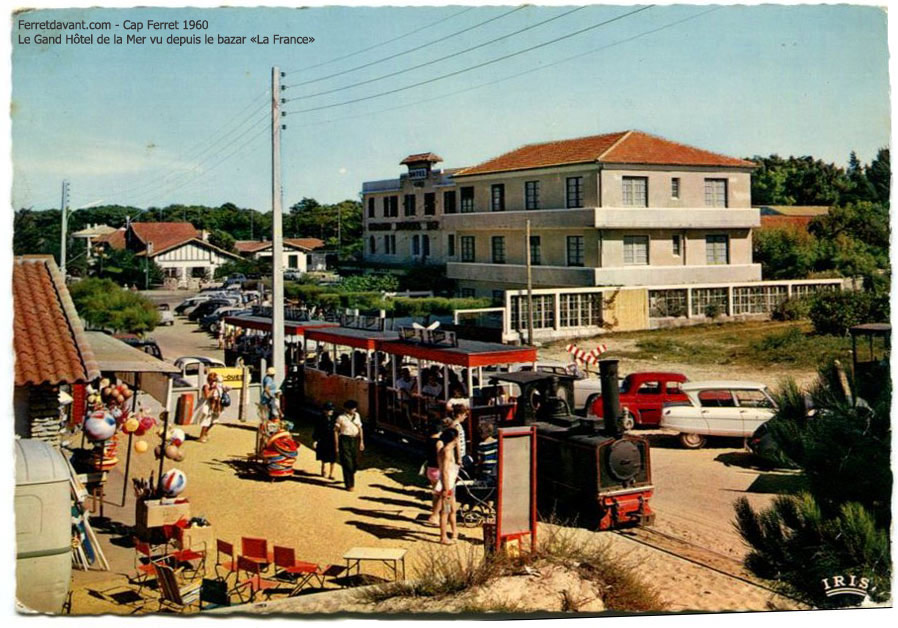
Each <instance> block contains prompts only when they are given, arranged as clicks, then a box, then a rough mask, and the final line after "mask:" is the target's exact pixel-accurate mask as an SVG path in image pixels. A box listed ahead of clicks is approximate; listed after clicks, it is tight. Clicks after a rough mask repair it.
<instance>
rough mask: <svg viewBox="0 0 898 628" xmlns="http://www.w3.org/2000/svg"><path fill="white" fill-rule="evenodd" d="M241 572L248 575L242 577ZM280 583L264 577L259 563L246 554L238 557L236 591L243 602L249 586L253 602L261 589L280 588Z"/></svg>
mask: <svg viewBox="0 0 898 628" xmlns="http://www.w3.org/2000/svg"><path fill="white" fill-rule="evenodd" d="M240 572H243V573H244V575H245V576H246V577H244V578H243V579H241V577H240ZM280 585H281V583H280V582H278V581H277V580H270V579H267V578H263V577H262V571H261V568H260V564H259V563H257V562H255V561H253V560H250V559H249V558H247V557H246V556H238V557H237V585H236V586H235V587H234V592H235V593H236V594H237V596H238V597H239V598H240V602H241V603H242V602H244V601H245V600H244V599H243V592H244V591H245V590H246V589H247V588H248V589H249V601H250V602H252V601H253V600H254V599H255V597H256V593H258V592H259V591H270V590H271V589H276V588H278V587H279V586H280ZM269 594H270V593H269Z"/></svg>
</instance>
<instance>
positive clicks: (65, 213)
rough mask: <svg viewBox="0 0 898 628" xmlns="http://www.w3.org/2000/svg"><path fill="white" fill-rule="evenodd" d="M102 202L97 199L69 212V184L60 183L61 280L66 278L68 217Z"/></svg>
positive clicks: (66, 182) (65, 182)
mask: <svg viewBox="0 0 898 628" xmlns="http://www.w3.org/2000/svg"><path fill="white" fill-rule="evenodd" d="M102 202H103V199H98V200H96V201H93V202H92V203H88V204H87V205H82V206H81V207H76V208H75V209H72V210H69V208H68V205H69V182H68V181H63V182H62V202H61V203H60V206H61V207H62V216H61V220H62V229H61V231H62V237H61V241H60V243H59V270H60V272H61V273H62V277H63V279H65V276H66V268H65V266H66V248H67V246H68V226H69V216H70V215H71V213H72V212H76V211H78V210H79V209H87V208H88V207H93V206H94V205H99V204H100V203H102Z"/></svg>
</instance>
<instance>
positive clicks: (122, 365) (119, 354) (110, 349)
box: [85, 331, 181, 374]
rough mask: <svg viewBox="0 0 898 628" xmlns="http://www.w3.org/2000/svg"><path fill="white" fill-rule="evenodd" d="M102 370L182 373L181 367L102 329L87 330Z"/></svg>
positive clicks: (86, 333) (89, 340)
mask: <svg viewBox="0 0 898 628" xmlns="http://www.w3.org/2000/svg"><path fill="white" fill-rule="evenodd" d="M85 335H86V336H87V339H88V342H90V346H91V347H92V348H93V350H94V356H95V357H96V360H97V364H99V366H100V370H101V371H105V372H115V373H172V374H175V373H180V372H181V371H180V369H178V367H176V366H174V365H173V364H169V363H168V362H164V361H162V360H160V359H158V358H154V357H153V356H151V355H150V354H148V353H144V352H143V351H141V350H140V349H135V348H134V347H131V346H129V345H127V344H125V343H124V342H122V341H121V340H118V339H116V338H113V337H112V336H110V335H108V334H104V333H103V332H101V331H88V332H85Z"/></svg>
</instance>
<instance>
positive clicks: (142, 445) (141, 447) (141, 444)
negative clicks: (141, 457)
mask: <svg viewBox="0 0 898 628" xmlns="http://www.w3.org/2000/svg"><path fill="white" fill-rule="evenodd" d="M149 448H150V445H149V444H148V443H147V441H145V440H139V441H137V442H136V443H134V451H136V452H137V453H139V454H145V453H147V451H148V450H149Z"/></svg>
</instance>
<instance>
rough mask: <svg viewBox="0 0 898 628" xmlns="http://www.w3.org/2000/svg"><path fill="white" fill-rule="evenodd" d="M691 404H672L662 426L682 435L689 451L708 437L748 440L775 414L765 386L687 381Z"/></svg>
mask: <svg viewBox="0 0 898 628" xmlns="http://www.w3.org/2000/svg"><path fill="white" fill-rule="evenodd" d="M681 389H682V391H683V392H684V393H686V396H687V397H689V401H688V402H684V403H683V404H677V405H669V406H667V407H665V408H664V410H663V412H662V413H661V427H662V428H665V429H668V430H673V431H676V432H679V433H680V443H681V444H682V445H683V446H684V447H687V448H689V449H698V448H699V447H701V446H702V445H704V444H705V437H706V436H733V437H738V438H748V437H749V436H751V435H752V434H753V433H754V431H755V430H756V429H758V427H760V426H761V425H762V424H763V423H766V422H767V421H768V420H769V419H771V418H772V417H773V415H774V414H775V413H776V403H775V402H774V400H773V397H771V395H770V391H769V390H768V389H767V386H765V385H764V384H759V383H756V382H739V381H719V382H713V381H706V382H686V383H684V384H683V385H682V387H681Z"/></svg>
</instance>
